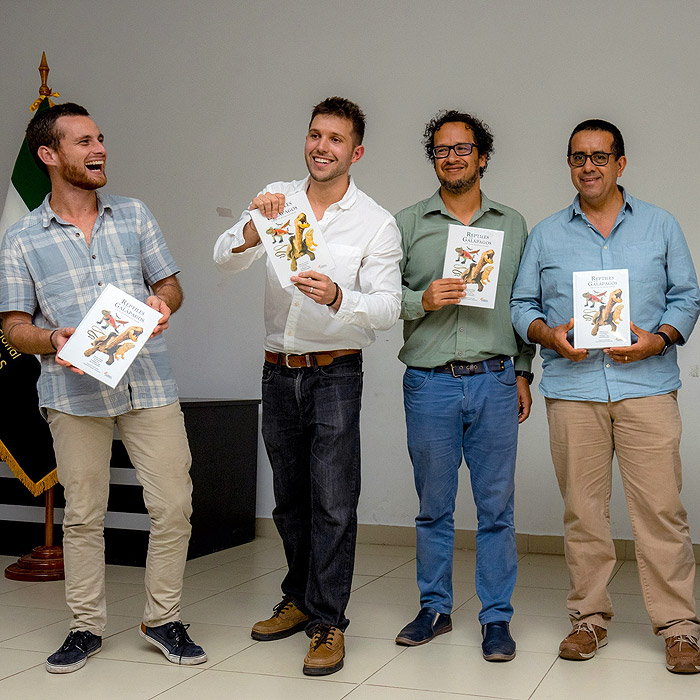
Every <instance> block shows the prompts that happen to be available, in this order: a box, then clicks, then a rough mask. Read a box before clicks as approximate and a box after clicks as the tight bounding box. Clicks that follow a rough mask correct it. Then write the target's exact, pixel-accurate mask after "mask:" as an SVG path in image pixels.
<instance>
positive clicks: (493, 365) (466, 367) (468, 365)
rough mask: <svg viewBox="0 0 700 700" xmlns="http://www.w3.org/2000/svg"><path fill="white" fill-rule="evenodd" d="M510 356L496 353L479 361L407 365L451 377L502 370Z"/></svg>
mask: <svg viewBox="0 0 700 700" xmlns="http://www.w3.org/2000/svg"><path fill="white" fill-rule="evenodd" d="M509 359H510V358H509V357H508V356H507V355H498V356H496V357H490V358H489V359H488V360H482V361H481V362H446V363H445V364H444V365H440V366H439V367H409V369H418V370H421V371H422V372H430V370H431V369H432V370H433V371H434V372H437V373H438V374H451V375H452V376H453V377H464V376H471V375H473V374H484V373H486V372H502V371H503V370H504V369H505V368H506V365H505V363H506V360H509Z"/></svg>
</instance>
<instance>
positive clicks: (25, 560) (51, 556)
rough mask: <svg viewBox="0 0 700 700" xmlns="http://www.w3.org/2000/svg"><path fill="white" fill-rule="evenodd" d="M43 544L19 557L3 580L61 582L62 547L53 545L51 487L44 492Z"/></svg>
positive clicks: (62, 574) (9, 567) (6, 570)
mask: <svg viewBox="0 0 700 700" xmlns="http://www.w3.org/2000/svg"><path fill="white" fill-rule="evenodd" d="M44 498H45V507H44V515H45V518H44V542H45V544H44V545H42V546H41V547H34V549H32V551H31V552H30V553H29V554H25V555H23V556H21V557H20V558H19V559H18V560H17V562H16V563H14V564H10V566H8V567H7V568H6V569H5V578H9V579H12V580H13V581H62V580H63V579H64V578H65V573H64V570H63V547H59V546H57V545H54V543H53V486H52V487H51V488H50V489H47V490H46V491H44Z"/></svg>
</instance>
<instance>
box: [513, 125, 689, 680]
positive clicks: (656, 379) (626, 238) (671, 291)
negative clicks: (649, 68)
mask: <svg viewBox="0 0 700 700" xmlns="http://www.w3.org/2000/svg"><path fill="white" fill-rule="evenodd" d="M567 160H568V163H569V167H570V169H571V180H572V182H573V184H574V187H575V188H576V189H577V190H578V195H577V197H576V198H575V199H574V202H573V204H572V205H571V206H569V207H567V208H566V209H564V210H562V211H560V212H558V213H557V214H554V215H553V216H550V217H549V218H547V219H545V220H544V221H542V222H540V223H539V224H538V225H537V226H536V227H535V228H534V229H533V230H532V233H531V234H530V237H529V239H528V242H527V245H526V248H525V252H524V254H523V258H522V262H521V265H520V271H519V274H518V277H517V280H516V282H515V285H514V287H513V296H512V301H511V310H512V318H513V325H514V326H515V328H516V330H517V331H518V333H520V335H521V336H522V338H523V339H525V340H529V341H530V342H533V343H539V344H540V345H541V355H542V360H543V377H542V381H541V383H540V391H541V392H542V393H543V394H544V396H545V401H546V405H547V417H548V421H549V433H550V449H551V453H552V460H553V462H554V467H555V471H556V474H557V480H558V482H559V488H560V490H561V493H562V496H563V498H564V506H565V513H564V525H565V553H566V561H567V566H568V568H569V575H570V579H571V587H570V590H569V595H568V599H567V606H568V609H569V615H570V618H571V621H572V624H573V629H572V631H571V633H570V634H569V635H567V637H566V638H565V639H564V641H563V642H562V643H561V645H560V647H559V655H560V656H561V657H562V658H565V659H574V660H585V659H590V658H592V657H593V656H594V655H595V653H596V651H597V649H598V648H599V647H601V646H604V645H605V644H607V626H608V622H609V621H610V619H611V618H612V616H613V610H612V604H611V602H610V598H609V596H608V594H607V590H606V586H607V582H608V580H609V578H610V575H611V574H612V571H613V567H614V564H615V549H614V547H613V541H612V536H611V533H610V518H609V501H610V491H611V479H612V456H613V452H614V453H616V454H617V458H618V464H619V466H620V472H621V475H622V482H623V485H624V488H625V496H626V499H627V504H628V508H629V512H630V518H631V521H632V529H633V531H634V536H635V547H636V553H637V562H638V567H639V575H640V579H641V584H642V592H643V594H644V601H645V604H646V607H647V611H648V613H649V617H650V619H651V622H652V625H653V628H654V632H655V633H656V634H658V635H661V636H663V637H664V639H665V641H666V667H667V668H668V670H669V671H671V672H674V673H697V672H700V648H698V630H699V628H698V624H699V621H698V618H697V614H696V611H695V601H694V598H693V584H694V575H695V561H694V558H693V550H692V543H691V539H690V534H689V530H688V522H687V515H686V512H685V510H684V508H683V505H682V504H681V501H680V487H681V463H680V456H679V443H680V433H681V420H680V414H679V412H678V406H677V400H676V394H677V390H678V389H679V388H680V385H681V383H680V378H679V370H678V364H677V362H676V345H681V344H683V343H684V342H685V341H686V340H687V339H688V337H689V336H690V333H691V332H692V330H693V327H694V326H695V322H696V320H697V318H698V313H699V311H700V291H699V290H698V283H697V278H696V275H695V269H694V267H693V262H692V259H691V257H690V252H689V250H688V247H687V245H686V242H685V239H684V237H683V233H682V231H681V229H680V226H679V225H678V222H677V221H676V220H675V219H674V218H673V217H672V216H671V215H670V214H669V213H668V212H665V211H663V210H662V209H659V208H658V207H655V206H653V205H651V204H648V203H646V202H642V201H641V200H638V199H635V198H634V197H631V196H630V195H629V194H627V192H625V190H624V189H623V188H622V187H620V186H618V184H617V181H618V178H619V177H620V176H621V175H622V173H623V171H624V169H625V166H626V164H627V160H626V157H625V150H624V141H623V139H622V134H621V133H620V131H619V129H617V127H615V126H614V125H613V124H610V123H609V122H605V121H602V120H598V119H593V120H588V121H585V122H582V123H581V124H579V125H578V126H577V127H576V128H575V129H574V131H573V133H572V135H571V137H570V139H569V148H568V154H567ZM621 268H626V269H627V270H628V274H629V301H628V304H629V314H630V315H629V317H630V319H631V324H630V327H631V331H632V338H633V342H632V344H631V345H629V346H625V347H616V348H606V349H604V350H590V351H589V350H586V349H583V348H574V347H573V345H572V336H573V324H574V320H573V318H572V315H573V301H574V300H573V289H572V287H573V284H572V278H573V274H572V273H573V272H575V271H585V270H589V271H592V270H614V269H621Z"/></svg>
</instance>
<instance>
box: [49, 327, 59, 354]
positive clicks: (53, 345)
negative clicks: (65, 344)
mask: <svg viewBox="0 0 700 700" xmlns="http://www.w3.org/2000/svg"><path fill="white" fill-rule="evenodd" d="M54 333H58V328H56V329H55V330H53V331H51V335H50V336H49V343H51V347H52V348H53V349H54V350H58V348H57V347H56V345H55V344H54V342H53V334H54Z"/></svg>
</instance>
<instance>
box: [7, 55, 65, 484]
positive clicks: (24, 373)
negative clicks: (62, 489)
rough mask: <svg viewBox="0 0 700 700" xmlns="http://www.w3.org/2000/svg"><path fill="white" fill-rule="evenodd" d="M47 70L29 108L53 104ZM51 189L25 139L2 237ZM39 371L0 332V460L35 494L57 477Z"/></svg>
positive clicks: (31, 358) (40, 108)
mask: <svg viewBox="0 0 700 700" xmlns="http://www.w3.org/2000/svg"><path fill="white" fill-rule="evenodd" d="M48 72H49V67H48V64H47V63H46V54H43V55H42V58H41V65H40V66H39V73H40V74H41V78H42V86H41V89H40V91H39V94H40V98H39V99H38V100H37V101H36V102H35V103H34V104H33V105H32V111H33V110H35V109H38V111H43V110H45V109H48V108H49V107H51V106H53V103H52V102H51V100H50V99H49V96H51V97H54V96H55V97H58V93H52V92H51V91H50V90H49V89H48V87H47V86H46V78H47V76H48ZM50 190H51V181H50V180H49V177H48V175H46V173H44V172H43V171H42V170H41V168H39V166H38V165H37V164H36V163H35V162H34V158H32V155H31V153H30V152H29V146H28V145H27V140H26V139H24V141H23V143H22V146H21V148H20V150H19V155H18V156H17V160H16V161H15V167H14V169H13V171H12V180H11V182H10V186H9V188H8V192H7V198H6V199H5V207H4V209H3V211H2V216H1V217H0V241H1V240H2V239H3V237H4V236H5V231H6V230H7V229H8V228H9V227H10V226H12V225H13V224H15V223H17V221H19V220H20V219H21V218H22V217H23V216H25V215H26V214H28V213H29V212H30V211H32V209H36V208H37V207H38V206H39V205H40V204H41V202H42V201H43V199H44V197H45V196H46V194H47V193H48V192H49V191H50ZM40 371H41V370H40V365H39V361H38V360H37V359H36V357H34V355H25V354H23V353H21V352H19V351H18V350H17V349H15V348H14V347H12V345H10V344H9V343H8V342H7V339H6V338H5V336H4V334H3V333H2V331H0V461H3V462H5V463H6V464H7V465H8V466H9V467H10V469H11V470H12V472H13V473H14V474H15V476H16V477H17V478H18V479H19V480H20V481H21V482H22V484H24V486H25V487H26V488H27V489H28V490H29V491H30V492H31V493H32V495H34V496H38V495H39V494H41V493H43V492H44V491H45V490H46V489H48V488H51V487H52V486H54V485H55V484H56V483H57V482H58V478H57V476H56V458H55V456H54V452H53V441H52V439H51V432H50V431H49V427H48V424H47V423H46V421H45V420H44V419H43V417H42V416H41V414H40V413H39V397H38V395H37V389H36V382H37V379H38V378H39V374H40Z"/></svg>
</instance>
